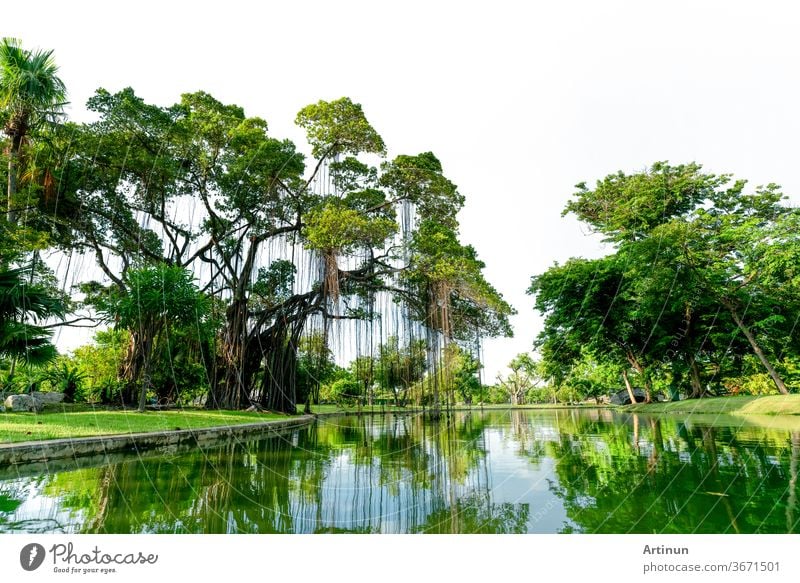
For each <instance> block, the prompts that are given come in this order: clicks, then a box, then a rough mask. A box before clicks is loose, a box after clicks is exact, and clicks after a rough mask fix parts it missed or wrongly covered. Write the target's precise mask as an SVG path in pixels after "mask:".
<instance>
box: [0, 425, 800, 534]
mask: <svg viewBox="0 0 800 583" xmlns="http://www.w3.org/2000/svg"><path fill="white" fill-rule="evenodd" d="M754 420H755V418H752V419H751V420H748V421H743V420H742V419H740V418H732V417H727V418H722V417H701V416H693V417H678V416H644V415H631V414H621V413H616V412H612V411H609V410H551V411H544V410H538V411H520V410H517V411H491V412H486V413H483V414H481V413H480V412H479V411H473V412H471V413H458V414H456V415H455V417H454V418H452V419H451V420H450V421H449V422H446V421H442V422H440V423H438V424H433V423H430V422H427V421H425V420H423V418H422V417H420V416H418V415H397V416H385V417H384V416H365V417H355V416H353V417H338V418H326V419H324V420H320V421H319V422H318V423H317V424H315V425H311V426H308V427H304V428H302V429H298V430H294V431H293V432H291V433H287V434H285V435H283V436H281V437H273V438H267V439H262V440H254V441H247V442H236V441H232V442H226V443H223V444H219V445H218V446H216V447H213V448H207V449H204V450H202V451H199V450H193V451H188V452H183V453H174V454H168V455H159V456H152V455H151V456H149V457H142V458H140V457H138V456H136V455H130V456H126V457H119V458H114V459H110V460H103V459H99V460H98V459H95V460H79V461H78V462H62V463H60V464H47V465H41V466H29V467H24V466H21V467H16V468H2V469H0V531H1V532H70V533H72V532H81V533H138V532H159V533H173V532H176V533H184V532H188V533H237V532H241V533H307V532H359V533H380V532H387V533H408V532H435V533H453V532H456V533H472V532H481V533H525V532H540V533H557V532H590V533H592V532H604V533H627V532H636V533H651V532H658V533H660V532H665V533H692V532H702V533H737V532H741V533H755V532H765V533H766V532H769V533H787V532H799V531H800V509H798V504H797V495H798V484H797V474H798V469H799V468H798V462H799V461H800V421H795V420H794V419H791V418H772V419H771V420H770V419H767V420H766V421H764V420H762V421H759V423H758V424H757V423H755V422H754ZM76 464H78V465H76Z"/></svg>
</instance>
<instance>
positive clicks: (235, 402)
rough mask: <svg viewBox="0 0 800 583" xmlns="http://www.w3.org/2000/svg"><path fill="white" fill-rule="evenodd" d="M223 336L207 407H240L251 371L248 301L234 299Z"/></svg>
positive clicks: (227, 313)
mask: <svg viewBox="0 0 800 583" xmlns="http://www.w3.org/2000/svg"><path fill="white" fill-rule="evenodd" d="M226 320H227V323H226V326H225V331H224V333H223V338H222V349H221V358H220V362H219V367H220V369H221V370H220V371H219V374H217V375H216V382H215V383H214V385H213V386H212V387H211V394H210V395H209V399H208V402H207V403H206V406H207V407H208V408H215V409H239V408H241V406H242V404H243V403H245V402H246V400H247V399H246V397H247V395H246V394H245V391H246V384H245V381H246V379H248V378H251V375H252V372H253V371H251V370H248V368H249V367H246V365H245V360H246V356H247V355H246V352H247V351H246V343H247V330H246V326H247V301H246V300H242V299H238V300H233V302H232V303H231V305H230V306H229V307H228V310H227V312H226Z"/></svg>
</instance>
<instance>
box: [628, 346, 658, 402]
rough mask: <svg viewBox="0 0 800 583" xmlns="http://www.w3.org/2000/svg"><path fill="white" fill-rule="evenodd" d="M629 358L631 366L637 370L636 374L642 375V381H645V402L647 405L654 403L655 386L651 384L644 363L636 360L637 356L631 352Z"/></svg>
mask: <svg viewBox="0 0 800 583" xmlns="http://www.w3.org/2000/svg"><path fill="white" fill-rule="evenodd" d="M627 357H628V362H629V363H630V365H631V366H632V367H633V368H634V369H635V370H636V372H638V373H639V374H640V375H642V380H643V381H644V402H645V403H652V402H653V397H652V392H653V385H652V383H651V382H650V375H648V374H647V371H646V370H645V368H644V367H643V366H642V363H640V362H639V359H638V358H636V355H635V354H633V352H631V351H630V350H629V351H628V354H627Z"/></svg>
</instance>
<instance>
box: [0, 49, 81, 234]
mask: <svg viewBox="0 0 800 583" xmlns="http://www.w3.org/2000/svg"><path fill="white" fill-rule="evenodd" d="M66 95H67V91H66V87H65V85H64V82H63V81H62V80H61V79H60V78H59V77H58V66H57V65H56V64H55V60H54V59H53V51H52V50H36V51H31V50H27V49H24V48H22V43H21V41H19V40H18V39H13V38H4V39H3V40H2V42H0V110H2V122H3V130H4V131H5V133H6V134H7V135H8V136H9V138H10V140H11V143H10V144H9V146H8V177H7V178H8V203H7V207H6V213H7V214H6V218H7V221H8V222H9V223H12V224H13V223H15V222H16V214H17V213H16V209H15V205H16V201H15V198H16V194H17V181H18V178H19V176H18V172H19V169H18V162H19V157H20V150H21V149H22V146H23V144H24V142H25V140H26V138H27V137H28V136H29V135H30V133H31V131H33V130H34V129H36V128H37V127H38V126H40V125H41V124H43V123H45V122H48V121H52V120H54V119H55V118H57V117H58V116H59V115H61V112H62V108H63V106H64V105H65V100H66Z"/></svg>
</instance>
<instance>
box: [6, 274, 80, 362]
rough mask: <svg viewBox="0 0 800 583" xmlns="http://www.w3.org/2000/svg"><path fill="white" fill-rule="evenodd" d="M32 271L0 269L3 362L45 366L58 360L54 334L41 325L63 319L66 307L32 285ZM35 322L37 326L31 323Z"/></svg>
mask: <svg viewBox="0 0 800 583" xmlns="http://www.w3.org/2000/svg"><path fill="white" fill-rule="evenodd" d="M29 275H30V267H26V268H14V269H7V268H3V267H2V266H0V358H8V359H10V360H11V362H12V367H11V368H12V374H13V368H14V364H15V363H16V362H17V361H23V362H24V363H25V364H28V365H42V364H45V363H47V362H49V361H51V360H52V359H53V358H55V356H56V349H55V347H54V346H53V344H52V343H51V342H50V338H51V332H50V331H49V330H48V329H47V328H46V327H44V326H42V325H41V323H42V322H43V321H45V320H47V319H49V318H61V317H63V316H64V314H65V312H66V307H65V306H64V303H63V302H62V301H61V299H60V298H57V297H55V296H53V295H52V294H51V293H50V292H49V291H48V290H47V289H45V288H44V287H43V286H41V285H37V284H35V283H34V284H32V283H30V277H29ZM29 319H33V320H34V321H35V322H36V324H32V323H30V322H28V320H29Z"/></svg>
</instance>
